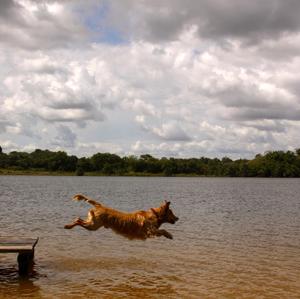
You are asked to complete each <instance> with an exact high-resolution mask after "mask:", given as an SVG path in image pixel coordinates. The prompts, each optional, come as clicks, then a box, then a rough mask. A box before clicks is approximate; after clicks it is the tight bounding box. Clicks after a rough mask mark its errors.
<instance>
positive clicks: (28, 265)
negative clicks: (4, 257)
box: [0, 237, 39, 275]
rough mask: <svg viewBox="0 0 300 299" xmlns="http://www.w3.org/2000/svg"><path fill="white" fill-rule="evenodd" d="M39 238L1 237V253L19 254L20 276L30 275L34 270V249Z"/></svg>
mask: <svg viewBox="0 0 300 299" xmlns="http://www.w3.org/2000/svg"><path fill="white" fill-rule="evenodd" d="M38 240H39V239H38V238H17V237H0V253H18V265H19V274H20V275H28V274H29V273H30V272H31V271H32V268H33V259H34V248H35V245H36V244H37V242H38Z"/></svg>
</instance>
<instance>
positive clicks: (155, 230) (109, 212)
mask: <svg viewBox="0 0 300 299" xmlns="http://www.w3.org/2000/svg"><path fill="white" fill-rule="evenodd" d="M73 199H74V200H84V201H86V202H88V203H89V204H91V205H92V206H94V208H92V209H91V210H90V211H89V213H88V217H87V219H86V220H83V219H81V218H77V219H76V220H75V221H74V222H73V223H71V224H67V225H65V228H66V229H71V228H73V227H74V226H76V225H79V226H81V227H83V228H85V229H88V230H97V229H99V228H100V227H102V226H103V227H105V228H110V229H112V230H113V231H114V232H115V233H117V234H120V235H122V236H124V237H126V238H128V239H131V240H132V239H140V240H146V239H147V238H151V237H155V236H158V237H160V236H164V237H166V238H168V239H173V236H172V235H171V234H170V233H169V232H168V231H166V230H164V229H159V227H160V226H161V225H162V224H163V223H171V224H174V223H175V222H176V221H177V220H178V217H176V216H175V215H174V214H173V212H172V210H171V209H170V202H167V201H165V202H164V203H163V204H162V205H161V206H160V207H158V208H151V209H149V210H148V211H136V212H133V213H125V212H121V211H118V210H115V209H112V208H109V207H105V206H104V205H102V204H100V203H98V202H96V201H95V200H93V199H89V198H88V197H86V196H84V195H81V194H77V195H75V196H74V197H73Z"/></svg>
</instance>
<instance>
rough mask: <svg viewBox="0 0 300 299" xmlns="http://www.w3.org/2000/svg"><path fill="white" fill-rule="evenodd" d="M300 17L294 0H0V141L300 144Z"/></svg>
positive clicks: (165, 147)
mask: <svg viewBox="0 0 300 299" xmlns="http://www.w3.org/2000/svg"><path fill="white" fill-rule="evenodd" d="M299 15H300V1H299V0H284V1H282V0H264V1H261V0H251V1H248V0H185V1H182V0H151V1H150V0H149V1H146V0H144V1H142V0H141V1H137V0H122V1H121V0H120V1H108V0H107V1H100V0H98V1H96V0H95V1H93V0H73V1H71V0H61V1H52V0H48V1H38V0H35V1H34V0H0V65H1V67H0V145H1V146H2V148H3V150H4V151H5V152H9V151H12V150H24V151H32V150H33V149H35V148H41V149H46V148H47V149H52V150H65V151H67V152H68V153H70V154H76V155H78V156H90V155H92V154H94V153H96V152H111V153H117V154H119V155H129V154H134V155H140V154H144V153H149V154H152V155H154V156H157V157H161V156H168V157H169V156H173V157H200V156H207V157H223V156H228V157H231V158H238V157H247V158H252V157H253V156H254V155H255V154H257V153H263V152H265V151H267V150H293V149H295V148H299V147H300V137H299V132H300V76H299V70H300V18H299Z"/></svg>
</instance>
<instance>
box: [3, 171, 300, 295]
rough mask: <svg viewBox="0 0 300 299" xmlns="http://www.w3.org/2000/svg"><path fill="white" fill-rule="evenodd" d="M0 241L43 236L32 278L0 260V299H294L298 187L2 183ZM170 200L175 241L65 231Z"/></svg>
mask: <svg viewBox="0 0 300 299" xmlns="http://www.w3.org/2000/svg"><path fill="white" fill-rule="evenodd" d="M0 190H1V192H0V235H20V236H39V237H40V241H39V243H38V245H37V248H36V259H35V261H36V265H35V273H34V275H33V276H32V277H30V278H29V279H20V278H19V277H18V275H17V268H16V255H15V254H5V255H4V254H0V298H1V299H2V298H125V297H127V298H272V299H273V298H280V299H282V298H289V299H290V298H300V217H299V216H300V180H299V179H236V178H120V177H29V176H28V177H26V176H18V177H13V176H11V177H5V176H0ZM78 192H80V193H84V194H86V195H88V196H91V197H94V198H95V199H97V200H99V201H101V202H103V203H104V204H106V205H109V206H112V207H115V208H119V209H121V210H125V211H131V210H138V209H148V208H150V207H153V206H157V205H159V204H160V202H161V201H162V200H163V199H170V200H171V201H172V206H173V210H174V212H175V213H176V214H178V216H179V217H180V220H179V221H178V222H177V223H176V224H175V225H164V226H165V228H166V229H168V230H169V231H170V232H171V233H172V234H173V236H174V240H168V239H165V238H157V239H150V240H147V241H129V240H127V239H124V238H122V237H121V236H118V235H115V234H113V233H112V232H111V231H109V230H105V229H100V230H99V231H96V232H89V231H85V230H83V229H81V228H74V229H73V230H70V231H68V230H64V229H63V225H64V224H65V223H67V222H69V221H70V220H71V219H73V218H74V217H76V216H85V214H86V211H87V210H88V208H89V206H88V204H86V203H76V202H73V201H72V200H71V197H72V196H73V195H74V194H75V193H78Z"/></svg>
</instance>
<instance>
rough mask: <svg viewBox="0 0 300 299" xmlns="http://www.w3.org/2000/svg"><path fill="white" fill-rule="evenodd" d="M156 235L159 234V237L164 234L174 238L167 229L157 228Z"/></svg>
mask: <svg viewBox="0 0 300 299" xmlns="http://www.w3.org/2000/svg"><path fill="white" fill-rule="evenodd" d="M155 235H156V236H158V237H160V236H164V237H166V238H168V239H173V236H172V235H171V234H170V233H169V232H168V231H166V230H165V229H158V230H156V232H155Z"/></svg>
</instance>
